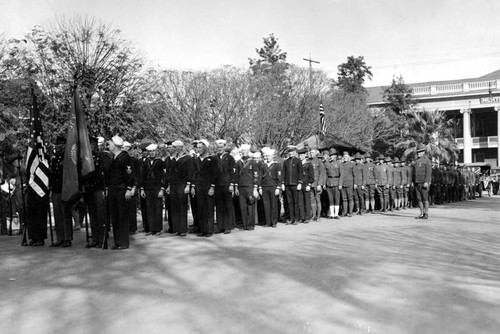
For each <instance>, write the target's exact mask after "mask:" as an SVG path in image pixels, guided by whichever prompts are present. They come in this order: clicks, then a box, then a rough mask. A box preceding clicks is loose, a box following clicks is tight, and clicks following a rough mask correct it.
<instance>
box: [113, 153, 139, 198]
mask: <svg viewBox="0 0 500 334" xmlns="http://www.w3.org/2000/svg"><path fill="white" fill-rule="evenodd" d="M108 180H109V184H108V186H118V185H121V184H124V185H126V186H127V188H128V189H132V187H134V186H135V184H136V178H135V174H134V166H133V161H132V157H131V156H130V155H129V154H128V153H127V152H125V151H122V152H120V153H119V154H118V155H117V156H116V157H113V159H112V160H111V165H110V168H109V175H108Z"/></svg>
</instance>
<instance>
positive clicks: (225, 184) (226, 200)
mask: <svg viewBox="0 0 500 334" xmlns="http://www.w3.org/2000/svg"><path fill="white" fill-rule="evenodd" d="M215 145H216V149H217V154H216V155H215V156H214V158H215V159H216V160H217V163H218V165H219V171H218V174H217V178H216V179H215V207H216V210H217V232H221V233H224V234H228V233H231V230H232V229H233V228H234V222H235V211H234V202H233V196H234V183H235V182H236V161H235V160H234V157H233V156H232V155H231V154H229V153H228V152H227V151H228V150H227V141H226V140H224V139H218V140H216V141H215Z"/></svg>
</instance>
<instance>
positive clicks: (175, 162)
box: [167, 154, 194, 185]
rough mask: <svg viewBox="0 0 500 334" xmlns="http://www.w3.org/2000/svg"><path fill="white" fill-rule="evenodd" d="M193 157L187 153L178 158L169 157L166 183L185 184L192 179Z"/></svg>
mask: <svg viewBox="0 0 500 334" xmlns="http://www.w3.org/2000/svg"><path fill="white" fill-rule="evenodd" d="M193 169H194V158H193V157H191V156H190V155H189V154H185V155H182V156H180V157H179V158H176V157H171V158H170V163H169V168H168V169H167V173H168V174H167V180H168V184H171V185H172V184H173V185H186V184H188V183H189V184H191V183H192V181H193Z"/></svg>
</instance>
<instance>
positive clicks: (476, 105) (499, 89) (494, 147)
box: [367, 70, 500, 166]
mask: <svg viewBox="0 0 500 334" xmlns="http://www.w3.org/2000/svg"><path fill="white" fill-rule="evenodd" d="M407 85H408V86H410V87H411V88H412V89H413V96H414V97H415V99H416V101H417V104H416V105H415V106H414V109H415V110H416V111H418V110H424V109H425V110H443V111H445V112H446V115H447V116H448V117H450V118H452V119H454V121H455V129H454V136H455V138H456V141H457V144H458V148H459V149H460V156H459V162H466V163H470V162H487V163H490V164H491V165H492V166H498V165H500V161H499V160H498V159H499V157H500V145H499V144H498V140H499V138H500V134H499V131H500V70H498V71H495V72H493V73H490V74H487V75H484V76H482V77H479V78H473V79H461V80H448V81H434V82H424V83H415V84H407ZM385 88H386V87H369V88H367V91H368V100H367V101H368V105H369V107H370V108H372V109H381V108H384V106H385V102H384V99H383V91H384V89H385Z"/></svg>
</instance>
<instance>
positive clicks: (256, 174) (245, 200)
mask: <svg viewBox="0 0 500 334" xmlns="http://www.w3.org/2000/svg"><path fill="white" fill-rule="evenodd" d="M260 179H261V175H260V171H259V166H258V163H257V161H255V160H252V159H250V158H248V157H245V158H243V159H242V160H239V161H238V162H237V163H236V181H237V183H236V186H237V188H238V191H239V198H238V200H239V202H240V208H241V221H242V223H243V229H244V230H253V229H254V228H255V205H256V203H257V198H254V196H253V191H254V190H257V189H258V188H259V186H260Z"/></svg>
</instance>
